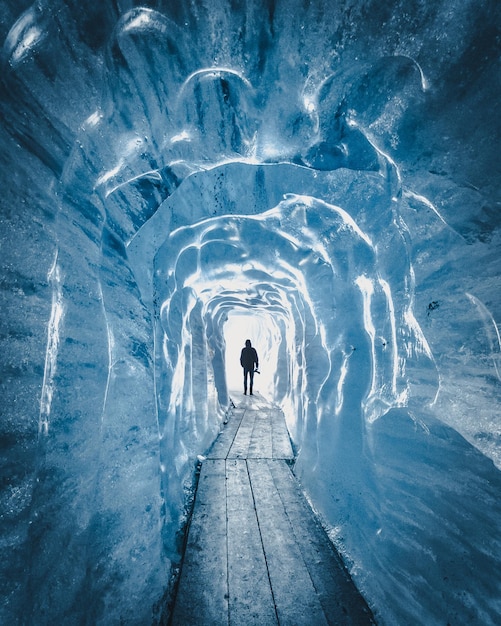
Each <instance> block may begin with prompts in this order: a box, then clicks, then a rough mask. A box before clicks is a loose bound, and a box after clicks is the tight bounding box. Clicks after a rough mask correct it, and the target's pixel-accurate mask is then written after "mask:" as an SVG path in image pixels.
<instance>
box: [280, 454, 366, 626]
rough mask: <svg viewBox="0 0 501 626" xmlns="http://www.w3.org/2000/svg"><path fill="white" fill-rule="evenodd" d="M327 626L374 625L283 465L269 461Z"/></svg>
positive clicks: (342, 566) (340, 562) (314, 517)
mask: <svg viewBox="0 0 501 626" xmlns="http://www.w3.org/2000/svg"><path fill="white" fill-rule="evenodd" d="M268 467H269V468H270V472H271V475H272V476H273V479H274V482H275V485H276V487H277V489H278V491H279V492H280V496H281V498H282V501H283V503H284V506H285V508H286V510H287V516H288V518H289V520H290V522H291V525H292V529H293V533H294V536H295V538H296V542H297V544H298V546H299V549H300V551H301V554H302V556H303V559H304V561H305V563H306V566H307V568H308V571H309V573H310V577H311V579H312V581H313V584H314V586H315V589H316V593H317V595H318V598H319V600H320V603H321V604H322V607H323V609H324V613H325V615H326V617H327V620H328V622H329V624H344V625H346V626H349V625H352V626H365V625H369V624H374V623H375V622H374V619H373V616H372V613H371V611H370V609H369V607H368V606H367V604H366V602H365V600H364V598H363V597H362V596H361V595H360V593H359V591H358V589H357V588H356V586H355V584H354V583H353V581H352V579H351V577H350V575H349V573H348V571H347V570H346V568H345V566H344V564H343V562H342V560H341V558H340V557H339V555H338V553H337V552H336V550H335V548H334V546H333V545H332V543H331V542H330V540H329V538H328V536H327V534H326V532H325V531H324V529H323V528H322V526H321V524H320V522H319V520H318V518H317V516H316V515H315V514H314V513H313V511H312V510H311V508H310V506H309V504H308V502H307V500H306V499H305V497H304V496H303V494H302V492H301V489H300V487H299V484H298V483H297V481H296V478H295V477H294V475H293V474H292V472H291V471H290V469H289V467H288V466H287V465H286V464H285V463H281V462H278V461H268Z"/></svg>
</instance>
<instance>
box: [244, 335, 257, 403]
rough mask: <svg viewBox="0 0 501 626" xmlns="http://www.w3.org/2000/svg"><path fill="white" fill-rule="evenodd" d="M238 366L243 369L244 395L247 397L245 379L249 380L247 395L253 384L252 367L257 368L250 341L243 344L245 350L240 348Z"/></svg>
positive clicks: (250, 392) (255, 353) (250, 391)
mask: <svg viewBox="0 0 501 626" xmlns="http://www.w3.org/2000/svg"><path fill="white" fill-rule="evenodd" d="M240 365H241V366H242V367H243V368H244V395H247V377H248V378H249V395H251V396H252V395H253V393H252V384H253V383H254V367H255V369H257V368H258V367H259V359H258V356H257V352H256V349H255V348H253V347H252V344H251V341H250V339H247V340H246V342H245V348H242V353H241V354H240Z"/></svg>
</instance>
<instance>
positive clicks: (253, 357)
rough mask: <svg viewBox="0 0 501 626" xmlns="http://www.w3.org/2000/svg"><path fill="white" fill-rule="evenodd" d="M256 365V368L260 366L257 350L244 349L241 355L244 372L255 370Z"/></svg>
mask: <svg viewBox="0 0 501 626" xmlns="http://www.w3.org/2000/svg"><path fill="white" fill-rule="evenodd" d="M254 363H255V364H256V368H257V367H258V366H259V360H258V358H257V352H256V350H255V348H252V347H250V348H242V354H241V355H240V365H241V366H242V367H243V368H244V370H253V369H254Z"/></svg>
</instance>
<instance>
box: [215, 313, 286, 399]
mask: <svg viewBox="0 0 501 626" xmlns="http://www.w3.org/2000/svg"><path fill="white" fill-rule="evenodd" d="M223 333H224V340H225V345H226V351H225V368H226V383H227V386H228V391H229V394H230V396H231V395H234V394H239V395H241V394H242V368H241V367H240V351H241V350H242V348H243V346H244V343H245V340H246V339H250V340H251V342H252V345H253V346H254V347H255V348H256V350H257V353H258V356H259V368H260V369H259V371H260V374H256V376H255V378H254V387H255V389H256V391H258V392H259V393H260V394H262V395H263V396H265V397H266V398H268V399H272V398H273V397H274V386H275V373H276V372H277V370H278V359H279V349H280V345H281V340H282V338H281V333H280V329H279V327H278V325H277V323H276V320H275V319H274V317H273V314H271V313H270V312H268V311H266V310H263V309H258V308H252V309H240V310H232V311H230V312H229V314H228V320H227V321H226V323H225V324H224V328H223Z"/></svg>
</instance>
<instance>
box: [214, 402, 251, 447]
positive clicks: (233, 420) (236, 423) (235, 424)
mask: <svg viewBox="0 0 501 626" xmlns="http://www.w3.org/2000/svg"><path fill="white" fill-rule="evenodd" d="M244 414H245V409H240V408H239V409H233V411H232V413H231V415H230V418H229V420H228V423H227V424H226V425H225V427H224V428H223V430H222V431H221V432H220V433H219V435H218V438H217V439H216V441H215V442H214V445H213V446H212V448H211V449H210V450H209V453H208V455H207V458H208V459H226V457H227V456H228V453H229V451H230V448H231V446H232V445H233V441H234V439H235V435H236V433H237V431H238V429H239V427H240V423H241V421H242V418H243V416H244Z"/></svg>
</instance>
